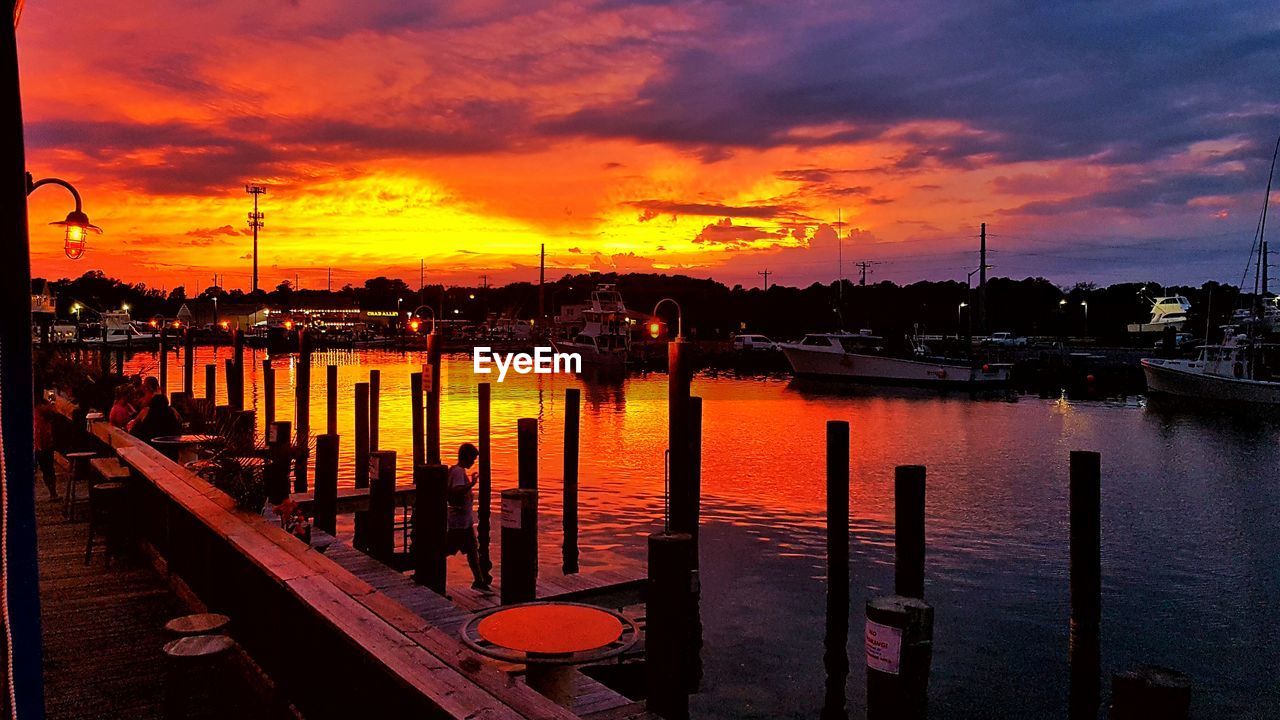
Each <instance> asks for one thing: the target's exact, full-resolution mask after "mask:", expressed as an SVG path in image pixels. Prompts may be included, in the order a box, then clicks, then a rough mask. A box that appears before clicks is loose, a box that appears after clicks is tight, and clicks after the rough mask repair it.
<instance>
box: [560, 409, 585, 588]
mask: <svg viewBox="0 0 1280 720" xmlns="http://www.w3.org/2000/svg"><path fill="white" fill-rule="evenodd" d="M581 400H582V391H581V390H579V389H578V388H566V389H565V391H564V500H563V502H564V515H563V517H564V543H563V545H562V546H561V558H562V561H563V565H562V568H561V569H562V570H563V572H564V574H565V575H570V574H573V573H576V572H578V420H579V406H580V405H581Z"/></svg>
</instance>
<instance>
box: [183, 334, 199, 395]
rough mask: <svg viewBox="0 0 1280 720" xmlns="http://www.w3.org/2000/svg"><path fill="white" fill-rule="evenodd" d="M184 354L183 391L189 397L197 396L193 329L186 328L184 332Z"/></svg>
mask: <svg viewBox="0 0 1280 720" xmlns="http://www.w3.org/2000/svg"><path fill="white" fill-rule="evenodd" d="M182 341H183V353H182V391H183V392H185V393H187V395H188V396H189V397H195V395H196V352H195V350H196V339H195V336H194V335H192V334H191V328H186V329H184V330H183V332H182Z"/></svg>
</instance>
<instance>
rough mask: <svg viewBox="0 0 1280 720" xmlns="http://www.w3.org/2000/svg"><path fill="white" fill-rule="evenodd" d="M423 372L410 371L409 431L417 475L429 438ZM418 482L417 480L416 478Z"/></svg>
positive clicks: (415, 475) (415, 474) (423, 459)
mask: <svg viewBox="0 0 1280 720" xmlns="http://www.w3.org/2000/svg"><path fill="white" fill-rule="evenodd" d="M422 412H423V407H422V373H420V372H416V373H409V428H410V430H409V433H410V434H411V435H412V436H413V472H414V477H415V478H416V477H417V473H418V466H419V465H422V464H423V462H424V461H425V460H426V454H427V438H426V437H425V436H424V435H423V433H424V432H426V427H425V425H424V422H425V420H426V418H425V417H424V416H423V414H422ZM415 482H416V480H415Z"/></svg>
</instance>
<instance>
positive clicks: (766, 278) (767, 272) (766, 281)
mask: <svg viewBox="0 0 1280 720" xmlns="http://www.w3.org/2000/svg"><path fill="white" fill-rule="evenodd" d="M756 274H757V275H763V276H764V290H765V292H769V276H770V275H772V274H773V273H772V272H771V271H770V270H769V268H765V269H764V270H760V271H758V272H757V273H756Z"/></svg>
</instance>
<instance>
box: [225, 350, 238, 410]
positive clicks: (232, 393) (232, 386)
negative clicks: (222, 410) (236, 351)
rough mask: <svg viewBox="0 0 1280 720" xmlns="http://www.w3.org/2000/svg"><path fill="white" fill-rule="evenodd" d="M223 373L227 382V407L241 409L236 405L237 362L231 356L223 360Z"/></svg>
mask: <svg viewBox="0 0 1280 720" xmlns="http://www.w3.org/2000/svg"><path fill="white" fill-rule="evenodd" d="M222 368H223V372H222V375H223V377H224V378H226V383H227V407H229V408H231V409H232V410H239V409H240V408H238V407H236V362H235V360H232V359H231V358H227V359H225V360H223V361H222Z"/></svg>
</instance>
